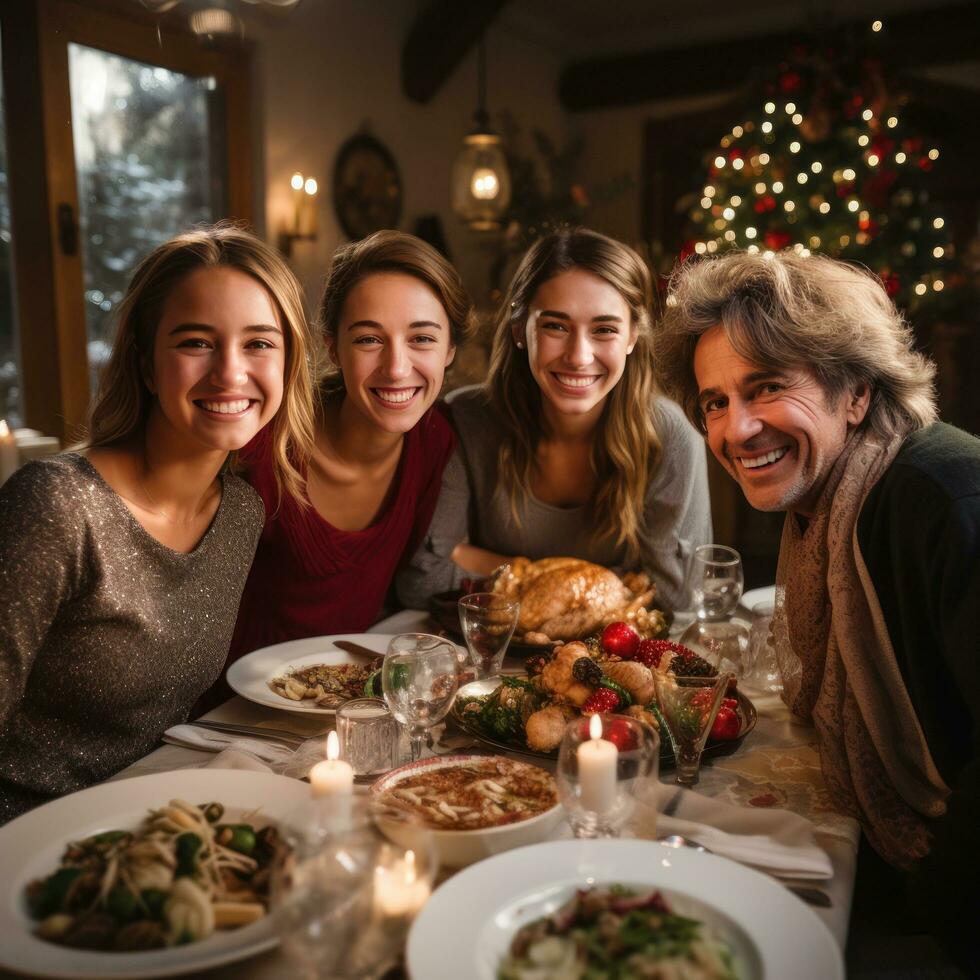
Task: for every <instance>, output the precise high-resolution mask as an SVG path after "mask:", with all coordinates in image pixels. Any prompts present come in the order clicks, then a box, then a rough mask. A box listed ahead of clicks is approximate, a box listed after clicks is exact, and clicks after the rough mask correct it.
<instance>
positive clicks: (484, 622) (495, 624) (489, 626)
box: [459, 592, 521, 678]
mask: <svg viewBox="0 0 980 980" xmlns="http://www.w3.org/2000/svg"><path fill="white" fill-rule="evenodd" d="M520 609H521V604H520V603H519V602H518V601H517V600H515V599H508V598H507V597H506V596H502V595H498V594H497V593H495V592H474V593H473V594H472V595H466V596H463V598H462V599H460V600H459V625H460V627H461V628H462V630H463V639H464V640H465V641H466V648H467V649H468V650H469V652H470V660H471V661H472V663H473V666H474V668H475V669H476V676H477V678H485V677H499V676H500V670H501V667H502V666H503V663H504V654H505V653H506V652H507V645H508V644H509V643H510V638H511V637H512V636H513V635H514V629H515V628H516V626H517V617H518V614H519V613H520Z"/></svg>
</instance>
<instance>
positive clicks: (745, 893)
mask: <svg viewBox="0 0 980 980" xmlns="http://www.w3.org/2000/svg"><path fill="white" fill-rule="evenodd" d="M611 924H612V925H615V929H613V928H612V927H611ZM613 933H615V935H613ZM610 942H612V943H613V944H614V946H615V948H606V947H608V946H609V945H610ZM406 961H407V965H408V972H409V975H410V976H413V977H425V978H426V980H455V978H457V977H462V976H465V977H471V978H473V980H532V978H535V980H539V978H543V977H547V978H549V980H557V978H564V977H591V976H596V977H600V976H601V977H614V976H617V977H618V976H623V977H626V976H683V977H686V978H691V980H695V978H696V980H762V978H763V977H793V978H794V980H843V977H844V965H843V957H842V955H841V950H840V947H839V946H838V945H837V942H836V940H835V939H834V938H833V936H832V935H831V934H830V931H829V930H828V929H827V927H826V926H825V925H824V924H823V923H822V922H821V921H820V919H819V918H818V917H817V916H816V915H815V914H814V913H813V912H812V911H811V910H810V909H809V908H808V907H807V906H806V905H804V904H803V902H801V901H799V900H798V899H794V898H793V897H792V896H790V895H788V894H787V892H786V890H785V889H784V888H783V887H782V885H780V884H779V883H778V882H775V881H773V880H772V879H771V878H769V877H767V876H766V875H764V874H761V873H759V872H758V871H753V870H751V869H749V868H746V867H744V866H742V865H740V864H736V863H735V862H734V861H729V860H726V859H725V858H721V857H718V856H717V855H714V854H707V853H703V852H698V851H694V850H690V849H684V848H682V849H680V850H675V849H673V848H666V847H664V846H663V845H661V844H660V843H659V842H657V841H646V840H571V841H552V842H548V843H544V844H535V845H532V846H530V847H522V848H518V849H516V850H512V851H507V852H506V853H504V854H498V855H496V856H495V857H492V858H488V859H487V860H485V861H481V862H480V863H479V864H474V865H472V866H471V867H469V868H467V869H465V870H463V871H461V872H459V874H457V875H455V876H454V877H452V878H450V879H449V880H448V881H446V882H445V883H444V884H443V885H442V886H441V887H440V888H438V889H437V890H436V892H435V893H434V894H433V896H432V897H431V898H430V900H429V902H428V903H427V904H426V905H425V906H424V908H423V909H422V911H421V912H420V913H419V916H418V918H417V919H416V920H415V922H414V924H413V926H412V930H411V932H410V933H409V937H408V948H407V953H406ZM627 961H628V963H629V965H630V967H631V972H624V967H625V966H626V964H627ZM610 964H612V966H611V967H610Z"/></svg>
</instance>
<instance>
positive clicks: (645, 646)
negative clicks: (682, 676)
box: [633, 640, 695, 670]
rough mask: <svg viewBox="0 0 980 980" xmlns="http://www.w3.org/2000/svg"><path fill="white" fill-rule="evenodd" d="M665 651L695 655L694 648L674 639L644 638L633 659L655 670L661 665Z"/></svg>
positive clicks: (682, 654)
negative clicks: (675, 641)
mask: <svg viewBox="0 0 980 980" xmlns="http://www.w3.org/2000/svg"><path fill="white" fill-rule="evenodd" d="M665 653H676V654H678V655H680V656H682V657H686V656H695V653H694V651H693V650H691V649H689V648H688V647H686V646H683V645H682V644H680V643H674V642H673V641H672V640H642V641H641V642H640V643H639V645H638V647H637V650H636V655H635V656H634V658H633V659H634V660H639V662H640V663H641V664H643V665H644V666H645V667H649V668H650V669H651V670H654V669H656V668H657V667H659V666H660V661H661V659H662V658H663V655H664V654H665Z"/></svg>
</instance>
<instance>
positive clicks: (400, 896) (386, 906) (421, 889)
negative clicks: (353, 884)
mask: <svg viewBox="0 0 980 980" xmlns="http://www.w3.org/2000/svg"><path fill="white" fill-rule="evenodd" d="M430 891H431V889H430V888H429V883H428V882H427V881H425V880H424V879H422V878H419V877H418V871H417V869H416V867H415V852H414V851H406V853H405V858H404V860H398V861H395V863H394V864H392V865H391V867H384V866H381V867H377V868H375V869H374V902H375V905H376V906H377V908H378V911H379V912H381V913H382V914H383V915H390V916H393V917H395V916H402V915H414V914H415V913H416V912H418V910H419V909H420V908H422V906H423V905H425V903H426V901H427V900H428V898H429V893H430Z"/></svg>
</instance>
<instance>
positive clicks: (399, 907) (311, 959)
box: [271, 803, 438, 980]
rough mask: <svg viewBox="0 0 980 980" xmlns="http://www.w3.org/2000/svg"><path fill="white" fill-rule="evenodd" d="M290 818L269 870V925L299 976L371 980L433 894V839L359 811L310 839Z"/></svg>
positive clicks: (408, 824) (398, 821)
mask: <svg viewBox="0 0 980 980" xmlns="http://www.w3.org/2000/svg"><path fill="white" fill-rule="evenodd" d="M308 817H309V814H308V813H307V812H306V811H303V810H300V811H297V812H296V813H294V814H292V815H291V816H290V818H289V819H288V820H287V821H286V823H285V826H283V827H282V828H281V829H282V832H283V837H284V840H285V843H286V844H287V847H286V848H285V849H284V851H283V854H282V855H281V856H280V859H279V861H278V863H277V864H276V866H275V867H274V869H273V874H272V881H271V898H272V914H273V925H274V927H275V929H276V931H277V933H278V935H279V937H280V939H281V940H282V947H283V951H284V952H285V954H286V956H287V958H288V959H289V960H290V962H291V965H292V966H293V968H294V973H295V975H297V976H302V977H306V978H309V980H374V978H377V977H380V976H382V975H383V974H385V973H386V972H387V971H388V970H389V969H390V968H391V967H392V966H393V965H394V963H395V962H396V961H397V959H398V956H399V953H400V951H401V949H402V946H403V944H404V942H405V937H406V934H407V933H408V929H409V926H410V925H411V922H412V919H413V918H414V916H415V914H416V913H417V912H418V911H419V909H420V908H421V907H422V905H423V904H424V903H425V901H426V899H427V898H428V896H429V893H430V892H431V890H432V887H433V884H434V880H435V875H436V871H437V870H438V855H437V852H436V850H435V845H434V841H433V838H432V834H431V832H430V831H428V829H427V828H426V827H425V826H424V825H423V824H422V823H421V821H419V820H418V819H417V818H415V817H413V816H412V815H410V814H407V813H405V812H404V811H391V810H386V811H385V812H384V813H383V814H382V813H378V812H375V811H374V809H373V808H371V807H369V806H367V805H365V804H363V803H362V804H360V805H359V806H358V807H357V808H356V809H355V812H354V814H353V816H352V821H351V825H350V826H349V827H348V828H347V829H346V830H344V831H342V832H339V833H334V834H331V835H329V836H327V837H322V836H318V835H316V834H310V833H309V824H308Z"/></svg>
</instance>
